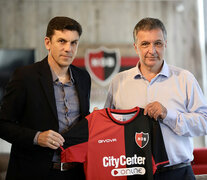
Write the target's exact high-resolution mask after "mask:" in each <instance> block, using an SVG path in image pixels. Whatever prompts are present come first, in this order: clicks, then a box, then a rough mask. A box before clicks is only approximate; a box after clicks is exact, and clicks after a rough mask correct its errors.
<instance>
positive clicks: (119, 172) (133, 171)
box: [111, 167, 146, 176]
mask: <svg viewBox="0 0 207 180" xmlns="http://www.w3.org/2000/svg"><path fill="white" fill-rule="evenodd" d="M145 173H146V170H145V168H143V167H132V168H119V169H112V171H111V175H112V176H133V175H137V174H138V175H144V174H145Z"/></svg>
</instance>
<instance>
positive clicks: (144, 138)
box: [135, 132, 149, 148]
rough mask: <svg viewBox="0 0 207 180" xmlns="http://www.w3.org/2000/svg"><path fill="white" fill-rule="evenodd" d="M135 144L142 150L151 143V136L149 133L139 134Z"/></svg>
mask: <svg viewBox="0 0 207 180" xmlns="http://www.w3.org/2000/svg"><path fill="white" fill-rule="evenodd" d="M135 142H136V143H137V145H138V146H139V147H140V148H144V147H145V146H146V145H147V144H148V142H149V134H148V133H143V132H141V133H137V132H136V134H135Z"/></svg>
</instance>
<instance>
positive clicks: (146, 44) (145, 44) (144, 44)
mask: <svg viewBox="0 0 207 180" xmlns="http://www.w3.org/2000/svg"><path fill="white" fill-rule="evenodd" d="M148 45H149V43H147V42H144V43H142V44H141V46H144V47H146V46H148Z"/></svg>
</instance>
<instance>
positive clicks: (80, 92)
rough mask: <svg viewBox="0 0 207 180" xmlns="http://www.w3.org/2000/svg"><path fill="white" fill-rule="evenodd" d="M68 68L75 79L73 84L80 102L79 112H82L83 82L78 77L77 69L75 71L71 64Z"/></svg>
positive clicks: (83, 102)
mask: <svg viewBox="0 0 207 180" xmlns="http://www.w3.org/2000/svg"><path fill="white" fill-rule="evenodd" d="M70 68H71V71H72V74H73V78H74V80H75V86H76V89H77V92H78V97H79V103H80V114H83V112H84V104H85V101H84V97H83V96H84V94H83V91H84V87H83V82H82V80H81V79H80V75H79V73H78V72H77V71H75V69H74V68H73V66H72V65H71V66H70Z"/></svg>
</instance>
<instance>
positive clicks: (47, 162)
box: [0, 57, 91, 179]
mask: <svg viewBox="0 0 207 180" xmlns="http://www.w3.org/2000/svg"><path fill="white" fill-rule="evenodd" d="M70 67H71V71H72V74H73V78H74V80H75V86H76V88H77V92H78V96H79V101H80V112H81V116H82V117H85V116H86V115H88V114H89V98H90V89H91V79H90V76H89V74H88V72H87V71H84V70H81V69H79V68H77V67H75V66H73V65H71V66H70ZM80 119H81V118H80ZM49 129H52V130H55V131H57V132H58V118H57V108H56V103H55V96H54V88H53V82H52V74H51V70H50V67H49V65H48V61H47V57H46V58H45V59H43V60H42V61H40V62H37V63H35V64H33V65H30V66H26V67H21V68H19V69H17V70H16V71H15V72H14V74H13V76H12V78H11V80H10V82H9V83H8V86H7V88H6V93H5V96H4V97H3V100H2V105H1V108H0V138H2V139H4V140H6V141H8V142H10V143H12V148H11V154H10V162H9V167H8V174H7V175H8V177H10V175H12V174H13V176H16V178H15V179H18V175H20V174H21V173H24V174H25V173H26V174H28V175H29V176H30V178H29V179H32V177H33V178H34V179H41V178H40V177H42V176H43V175H44V173H47V171H48V170H49V168H50V166H51V162H52V157H53V154H54V150H52V149H50V148H43V147H40V146H38V145H34V144H33V140H34V137H35V134H36V133H37V132H38V131H46V130H49ZM8 179H12V178H8Z"/></svg>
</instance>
